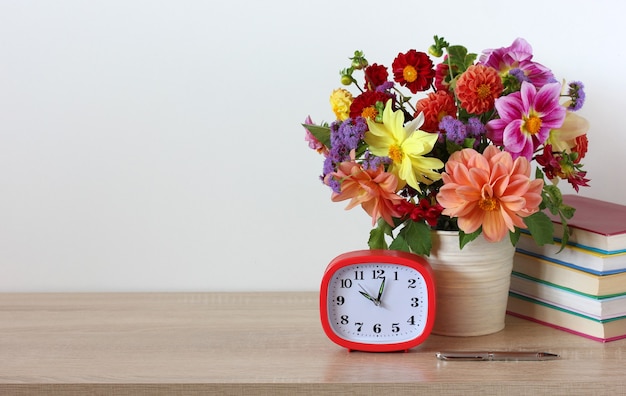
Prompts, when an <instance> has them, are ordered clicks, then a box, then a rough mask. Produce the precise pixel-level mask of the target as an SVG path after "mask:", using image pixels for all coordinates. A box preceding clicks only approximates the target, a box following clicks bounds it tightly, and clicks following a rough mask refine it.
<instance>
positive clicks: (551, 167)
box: [535, 144, 562, 180]
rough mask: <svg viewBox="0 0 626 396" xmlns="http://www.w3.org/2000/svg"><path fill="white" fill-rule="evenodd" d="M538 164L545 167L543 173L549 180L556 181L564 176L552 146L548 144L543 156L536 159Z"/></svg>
mask: <svg viewBox="0 0 626 396" xmlns="http://www.w3.org/2000/svg"><path fill="white" fill-rule="evenodd" d="M535 158H536V160H537V163H538V164H539V165H541V166H542V167H543V172H544V173H545V174H546V177H547V178H548V179H551V180H552V179H555V178H556V177H557V176H558V175H560V174H562V171H561V164H560V162H559V160H558V159H557V158H556V157H555V156H554V153H553V152H552V145H550V144H546V147H544V149H543V153H542V154H541V155H537V156H536V157H535Z"/></svg>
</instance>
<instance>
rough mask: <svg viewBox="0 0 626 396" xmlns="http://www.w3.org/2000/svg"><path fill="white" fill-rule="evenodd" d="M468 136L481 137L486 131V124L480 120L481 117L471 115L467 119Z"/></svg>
mask: <svg viewBox="0 0 626 396" xmlns="http://www.w3.org/2000/svg"><path fill="white" fill-rule="evenodd" d="M466 128H467V137H473V138H476V139H480V138H481V137H482V136H483V135H484V134H485V133H486V132H487V129H486V128H485V124H483V123H482V122H480V119H479V118H477V117H471V118H470V119H469V120H467V126H466Z"/></svg>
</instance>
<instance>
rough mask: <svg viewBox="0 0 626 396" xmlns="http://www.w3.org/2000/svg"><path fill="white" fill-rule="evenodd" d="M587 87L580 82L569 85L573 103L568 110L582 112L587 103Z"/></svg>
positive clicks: (569, 93) (569, 94)
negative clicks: (581, 109)
mask: <svg viewBox="0 0 626 396" xmlns="http://www.w3.org/2000/svg"><path fill="white" fill-rule="evenodd" d="M584 88H585V86H584V85H583V83H581V82H580V81H572V82H570V83H569V91H568V96H569V97H570V98H572V103H570V105H569V106H568V107H567V108H568V110H571V111H576V110H580V108H581V107H583V104H584V103H585V89H584Z"/></svg>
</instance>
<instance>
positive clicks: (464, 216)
mask: <svg viewBox="0 0 626 396" xmlns="http://www.w3.org/2000/svg"><path fill="white" fill-rule="evenodd" d="M530 171H531V166H530V163H529V162H528V160H527V159H526V157H517V158H516V159H515V160H513V158H512V157H511V154H509V153H508V152H506V151H500V149H499V148H498V147H496V146H488V147H487V148H486V149H485V152H484V153H483V154H480V153H478V152H477V151H475V150H474V149H463V150H461V151H457V152H455V153H454V154H452V155H451V156H450V159H449V160H448V162H447V163H446V171H445V172H444V173H442V175H441V176H442V178H443V183H444V185H443V187H441V189H440V190H439V193H438V194H437V202H439V204H441V206H443V207H444V210H443V212H442V214H444V215H446V216H450V217H457V218H458V225H459V228H460V229H461V230H463V231H464V232H466V233H468V234H469V233H472V232H474V231H476V230H478V229H479V228H481V227H482V233H483V235H484V237H485V239H486V240H487V241H490V242H496V241H500V240H502V239H503V238H504V237H505V236H506V235H507V233H508V231H514V230H515V227H518V228H522V229H524V228H526V225H525V224H524V222H523V220H522V218H523V217H527V216H530V215H531V214H533V213H535V212H537V211H538V210H539V205H540V204H541V190H542V189H543V180H542V179H531V178H530Z"/></svg>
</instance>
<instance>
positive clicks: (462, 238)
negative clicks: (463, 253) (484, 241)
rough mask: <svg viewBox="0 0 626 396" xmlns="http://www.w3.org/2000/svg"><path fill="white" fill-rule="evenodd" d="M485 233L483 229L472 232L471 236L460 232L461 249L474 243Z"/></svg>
mask: <svg viewBox="0 0 626 396" xmlns="http://www.w3.org/2000/svg"><path fill="white" fill-rule="evenodd" d="M482 232H483V229H482V227H481V228H479V229H477V230H476V231H474V232H472V233H471V234H466V233H464V232H463V231H459V248H461V249H463V248H464V247H465V245H467V244H468V243H470V242H472V241H473V240H474V239H476V238H478V236H479V235H480V234H481V233H482Z"/></svg>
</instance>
